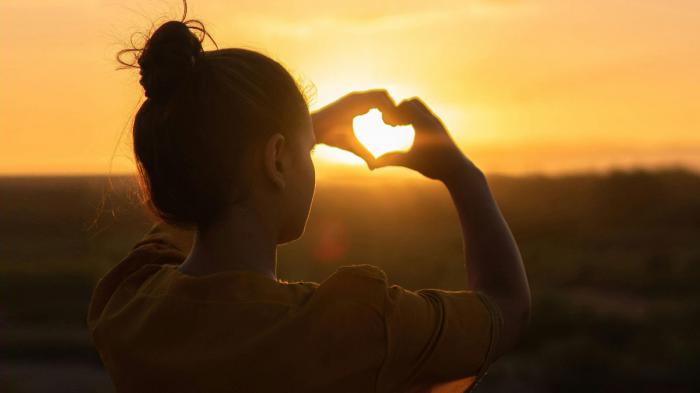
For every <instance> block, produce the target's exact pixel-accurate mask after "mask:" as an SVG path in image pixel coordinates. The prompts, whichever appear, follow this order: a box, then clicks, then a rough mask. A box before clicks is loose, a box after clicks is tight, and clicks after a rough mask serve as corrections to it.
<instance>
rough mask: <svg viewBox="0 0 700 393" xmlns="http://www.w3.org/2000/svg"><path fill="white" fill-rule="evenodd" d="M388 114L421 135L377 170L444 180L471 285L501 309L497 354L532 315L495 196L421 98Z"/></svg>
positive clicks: (379, 162)
mask: <svg viewBox="0 0 700 393" xmlns="http://www.w3.org/2000/svg"><path fill="white" fill-rule="evenodd" d="M388 115H389V116H387V114H385V117H394V118H393V119H391V120H392V123H395V124H399V123H401V124H412V125H413V127H414V129H415V132H416V135H415V138H414V143H413V147H412V148H411V150H410V151H408V152H406V153H399V152H397V153H388V154H385V155H383V156H381V157H379V158H377V159H376V160H375V161H374V162H373V167H374V168H379V167H383V166H389V165H395V166H404V167H408V168H411V169H414V170H416V171H418V172H420V173H422V174H423V175H425V176H427V177H429V178H432V179H435V180H439V181H441V182H442V183H443V184H445V186H446V187H447V189H448V190H449V192H450V195H451V197H452V200H453V202H454V204H455V206H456V208H457V211H458V213H459V219H460V223H461V226H462V236H463V241H464V246H465V264H466V268H467V285H468V289H471V290H476V291H480V292H482V293H483V294H485V295H486V296H488V297H489V298H490V299H491V300H492V301H493V302H494V303H495V304H496V305H497V306H498V308H499V309H500V311H501V314H502V318H503V325H502V326H501V332H500V340H499V342H498V343H497V345H496V349H495V351H496V356H500V355H501V354H503V353H504V352H506V351H508V350H509V349H510V348H512V347H513V346H514V345H515V344H516V343H517V341H518V339H519V337H520V335H521V333H522V331H523V330H524V328H525V327H526V325H527V323H528V321H529V317H530V288H529V285H528V282H527V276H526V273H525V268H524V266H523V262H522V258H521V256H520V252H519V250H518V246H517V244H516V242H515V240H514V239H513V236H512V234H511V232H510V229H509V228H508V224H507V223H506V221H505V220H504V218H503V216H502V215H501V212H500V210H499V208H498V205H497V204H496V201H495V199H494V198H493V196H492V195H491V191H490V189H489V186H488V183H487V181H486V178H485V177H484V175H483V174H482V172H481V171H480V170H479V169H478V168H477V167H476V166H475V165H474V164H472V162H471V161H470V160H469V159H467V158H466V157H465V156H464V154H462V152H461V151H460V150H459V148H458V147H457V145H456V144H455V143H454V141H453V140H452V138H451V137H450V135H449V133H448V132H447V130H446V129H445V127H444V125H443V124H442V122H441V121H440V120H439V119H438V118H437V117H436V116H435V115H434V114H433V113H432V112H431V111H430V110H429V109H428V108H427V107H426V106H425V105H424V104H423V103H422V102H421V101H420V100H418V99H412V100H407V101H403V102H402V103H401V104H400V105H399V106H398V107H397V110H396V111H395V112H394V113H392V114H388Z"/></svg>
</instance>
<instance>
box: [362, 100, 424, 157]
mask: <svg viewBox="0 0 700 393" xmlns="http://www.w3.org/2000/svg"><path fill="white" fill-rule="evenodd" d="M352 129H353V132H354V134H355V138H357V140H358V141H360V143H361V144H362V145H364V146H365V147H366V148H367V150H369V152H370V153H372V155H373V156H374V157H375V158H377V157H379V156H381V155H383V154H385V153H389V152H395V151H409V150H411V146H413V138H414V137H415V134H416V133H415V130H414V129H413V126H411V125H404V126H395V127H392V126H390V125H387V124H386V123H384V120H382V112H380V111H379V110H378V109H371V110H370V111H369V112H367V113H366V114H364V115H359V116H356V117H355V118H354V119H353V120H352Z"/></svg>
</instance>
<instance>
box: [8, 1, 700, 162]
mask: <svg viewBox="0 0 700 393" xmlns="http://www.w3.org/2000/svg"><path fill="white" fill-rule="evenodd" d="M189 5H190V12H189V17H192V18H197V19H200V20H202V21H203V22H204V23H205V25H206V27H207V28H208V30H209V31H210V33H211V34H212V36H213V37H214V38H215V39H216V41H217V43H218V44H219V46H220V47H230V46H241V47H246V48H252V49H256V50H260V51H262V52H263V53H265V54H268V55H270V56H272V57H273V58H275V59H277V60H279V61H280V62H282V63H283V64H284V65H285V66H287V67H288V69H289V70H290V71H291V72H292V73H293V75H295V76H296V77H297V78H298V79H299V80H300V81H301V82H302V83H303V85H304V86H306V88H307V89H308V91H309V92H310V93H311V96H312V102H311V106H312V108H318V107H320V106H322V105H324V104H326V103H328V102H330V101H331V100H333V99H335V98H338V97H340V96H342V95H343V94H345V93H347V92H349V91H352V90H357V89H369V88H379V87H386V88H388V89H389V91H390V92H391V93H392V94H393V95H394V96H395V97H396V98H397V100H400V99H403V98H408V97H411V96H419V97H421V98H422V99H423V100H424V101H425V102H426V103H428V105H429V106H431V108H432V109H433V110H434V112H436V113H437V114H438V115H440V116H441V117H442V118H443V121H444V123H445V124H446V125H447V126H448V129H449V130H450V131H451V133H452V135H453V136H454V138H455V140H456V141H457V142H458V144H459V145H460V147H461V148H462V149H463V151H464V152H465V153H466V154H467V155H468V156H469V157H471V158H472V160H473V161H475V162H476V163H477V164H478V165H480V166H481V167H482V169H484V170H485V171H486V172H490V173H506V174H521V173H530V172H546V173H562V172H572V171H585V170H604V169H608V168H620V167H621V168H629V167H636V166H644V167H653V166H659V165H661V166H670V165H677V164H682V165H685V166H688V167H692V168H694V169H698V170H700V1H697V0H674V1H669V0H654V1H652V0H639V1H629V0H624V1H623V0H568V1H566V0H523V1H517V0H512V1H507V0H500V1H496V0H491V1H486V0H480V1H468V0H462V1H441V0H433V1H424V0H420V1H413V0H411V1H376V0H372V1H370V0H356V1H352V2H350V1H335V0H326V1H306V0H297V1H266V0H246V1H223V0H222V1H220V0H206V1H205V0H200V1H196V0H190V1H189ZM180 14H181V3H180V1H178V0H167V1H166V0H158V1H142V0H130V1H128V2H127V1H114V0H112V1H106V0H0V40H1V41H0V45H2V54H1V55H0V86H1V88H0V174H48V173H51V174H78V173H108V172H111V173H124V172H132V171H133V162H132V155H131V150H130V145H129V142H130V141H129V140H130V134H129V132H130V125H131V120H132V117H133V114H134V113H135V111H136V108H137V106H138V104H139V102H140V101H139V100H141V99H142V95H143V91H142V90H141V87H140V86H139V84H138V73H137V71H134V70H122V71H116V70H115V69H116V66H117V63H116V62H115V60H114V54H115V52H116V51H117V50H119V49H121V48H123V47H124V46H125V45H126V43H127V41H128V39H129V37H130V35H131V34H132V33H134V32H139V31H145V30H147V29H148V28H149V26H150V23H151V22H154V23H156V24H159V23H162V22H163V21H165V20H168V19H179V17H180ZM211 48H212V46H211V44H210V43H207V44H206V46H205V49H211ZM316 162H317V165H318V166H319V167H321V168H323V167H325V168H333V167H335V166H344V167H345V168H346V169H347V168H350V170H356V171H361V170H364V168H363V167H362V166H360V165H356V163H357V162H358V160H352V159H348V158H347V156H343V155H341V154H338V153H337V152H333V151H329V150H328V149H318V153H317V157H316ZM353 165H354V166H353ZM353 168H354V169H353Z"/></svg>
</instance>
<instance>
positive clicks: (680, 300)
mask: <svg viewBox="0 0 700 393" xmlns="http://www.w3.org/2000/svg"><path fill="white" fill-rule="evenodd" d="M489 181H490V184H491V186H492V189H493V191H494V194H495V196H496V198H497V200H498V201H499V204H500V206H501V208H502V211H503V213H504V215H505V216H506V218H507V220H508V222H509V223H510V225H511V228H512V230H513V232H514V234H515V237H516V239H517V241H518V243H519V245H520V247H521V251H522V253H523V257H524V261H525V264H526V267H527V270H528V274H529V278H530V284H531V287H532V293H533V316H532V322H531V325H530V327H529V330H528V333H527V334H526V336H525V338H524V339H523V341H522V342H521V343H520V345H519V346H518V348H517V350H516V351H514V352H513V353H511V354H508V355H506V356H505V357H503V358H501V359H500V360H498V361H497V362H496V363H495V364H494V365H493V366H492V368H491V370H490V372H489V375H488V376H487V378H486V379H485V381H484V382H483V384H482V385H480V386H479V389H478V391H479V392H487V393H488V392H635V393H642V392H697V391H700V373H699V371H700V335H698V327H699V326H700V302H699V300H700V285H698V283H700V176H698V175H697V174H694V173H692V172H689V171H686V170H683V169H668V170H658V171H641V170H640V171H613V172H610V173H607V174H578V175H568V176H558V177H546V176H527V177H505V176H492V177H490V179H489ZM151 222H152V218H151V217H150V216H149V215H148V214H147V213H146V212H145V211H144V209H143V208H141V207H140V205H139V199H138V194H137V192H136V188H135V183H134V181H133V179H132V178H131V177H120V176H111V177H3V178H0V391H2V392H83V391H85V392H110V391H112V388H111V385H110V381H109V378H108V376H107V375H106V374H105V373H104V371H103V370H102V367H101V363H100V360H99V357H98V356H97V354H96V352H95V351H94V350H93V348H92V346H91V343H90V341H89V338H88V335H87V330H86V327H85V316H86V309H87V305H88V302H89V299H90V293H91V290H92V287H93V285H94V284H95V282H96V280H97V279H98V278H99V277H100V276H101V275H102V274H104V273H105V272H106V271H107V270H108V269H109V268H110V267H111V266H113V265H115V264H116V263H117V262H119V260H120V259H121V258H122V257H124V256H125V255H126V253H127V252H128V250H129V249H130V247H131V246H132V245H133V244H134V243H135V242H136V241H137V240H138V239H140V238H141V237H142V236H143V235H144V233H145V232H146V231H147V229H148V228H149V226H150V225H151ZM358 263H369V264H374V265H377V266H379V267H381V268H382V269H384V270H385V271H386V273H387V275H388V277H389V279H390V281H391V282H392V283H395V284H399V285H402V286H405V287H406V288H409V289H419V288H427V287H431V288H442V289H464V288H465V282H466V278H465V269H464V265H463V257H462V241H461V236H460V231H459V222H458V219H457V215H456V212H455V211H454V208H453V206H452V204H451V201H450V199H449V195H448V193H447V192H446V190H445V189H444V188H442V187H441V185H440V184H439V183H436V182H431V181H428V180H424V181H417V180H413V179H408V180H390V179H386V178H379V177H378V178H376V179H369V180H363V181H344V180H334V181H330V182H323V181H319V182H318V185H317V191H316V196H315V199H314V205H313V208H312V211H311V216H310V218H309V223H308V226H307V231H306V233H305V234H304V236H303V237H302V238H301V239H300V240H299V241H297V242H294V243H292V244H289V245H285V246H282V247H281V248H280V255H279V267H278V275H279V277H280V278H283V279H286V280H306V281H317V282H320V281H322V280H323V279H324V278H325V277H326V276H328V275H329V274H332V273H333V272H334V271H335V269H336V268H337V267H339V266H342V265H347V264H358Z"/></svg>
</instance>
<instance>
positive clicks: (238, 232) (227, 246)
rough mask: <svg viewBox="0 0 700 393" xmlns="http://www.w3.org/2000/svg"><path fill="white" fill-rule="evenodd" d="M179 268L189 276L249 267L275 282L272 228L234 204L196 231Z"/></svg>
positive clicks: (275, 262)
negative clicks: (220, 216)
mask: <svg viewBox="0 0 700 393" xmlns="http://www.w3.org/2000/svg"><path fill="white" fill-rule="evenodd" d="M179 270H180V271H182V272H183V273H185V274H188V275H193V276H201V275H205V274H212V273H218V272H222V271H227V270H251V271H255V272H258V273H261V274H264V275H266V276H268V277H270V278H271V279H273V280H275V281H277V236H276V230H274V228H271V227H270V226H269V225H267V224H266V221H265V220H264V219H262V217H260V215H259V214H257V213H256V212H255V210H254V209H252V208H249V207H234V208H232V209H231V210H230V211H229V213H228V214H227V215H226V217H225V218H224V219H222V220H219V221H217V222H216V223H215V224H213V225H212V226H210V227H208V228H207V229H206V230H205V231H197V232H196V234H195V237H194V243H193V245H192V250H191V252H190V254H189V255H188V256H187V258H185V261H184V262H183V263H182V264H181V265H180V267H179Z"/></svg>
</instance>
